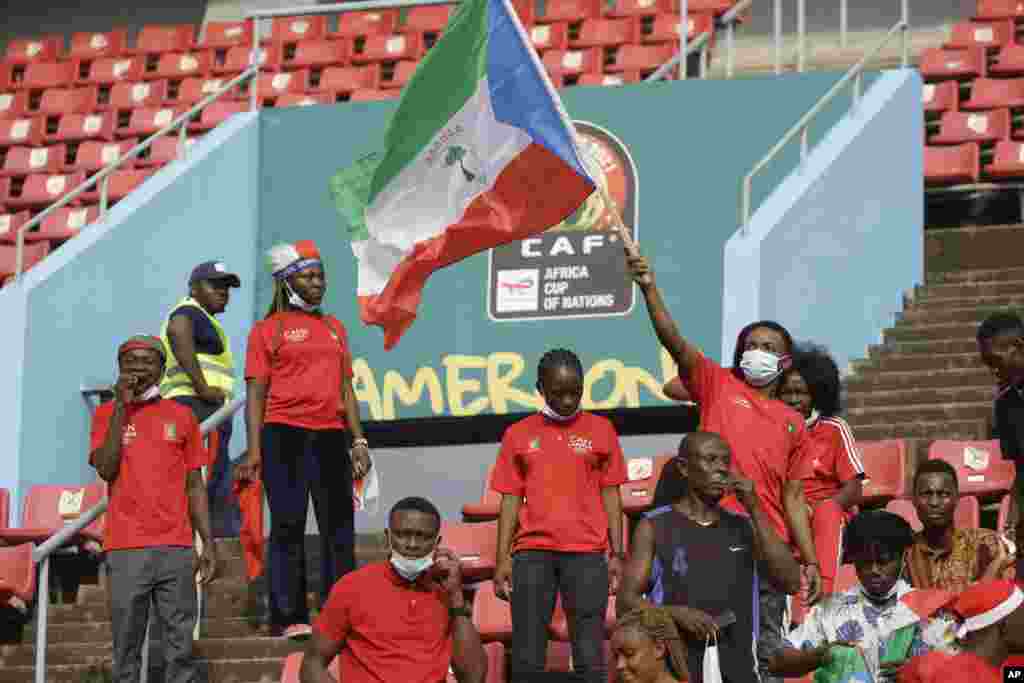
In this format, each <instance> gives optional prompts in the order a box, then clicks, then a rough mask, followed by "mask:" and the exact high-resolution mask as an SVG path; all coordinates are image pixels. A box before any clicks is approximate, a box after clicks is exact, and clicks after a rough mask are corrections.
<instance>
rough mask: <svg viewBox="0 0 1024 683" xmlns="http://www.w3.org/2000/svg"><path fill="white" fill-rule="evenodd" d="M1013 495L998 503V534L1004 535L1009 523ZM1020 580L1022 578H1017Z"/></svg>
mask: <svg viewBox="0 0 1024 683" xmlns="http://www.w3.org/2000/svg"><path fill="white" fill-rule="evenodd" d="M1012 495H1013V494H1007V495H1005V496H1003V499H1002V500H1001V501H999V516H998V517H997V519H996V531H998V532H999V533H1001V534H1002V533H1005V532H1006V531H1007V527H1008V526H1009V521H1010V504H1011V502H1012V498H1011V496H1012ZM1018 578H1022V577H1018Z"/></svg>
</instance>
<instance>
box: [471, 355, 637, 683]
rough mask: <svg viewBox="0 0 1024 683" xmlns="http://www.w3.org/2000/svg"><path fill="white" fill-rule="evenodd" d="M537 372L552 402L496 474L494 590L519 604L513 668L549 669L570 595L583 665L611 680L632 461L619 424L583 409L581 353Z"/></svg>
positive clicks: (577, 655)
mask: <svg viewBox="0 0 1024 683" xmlns="http://www.w3.org/2000/svg"><path fill="white" fill-rule="evenodd" d="M537 378H538V381H537V389H538V390H539V391H540V393H541V395H542V396H543V397H544V407H543V408H542V410H541V412H540V413H539V414H537V415H531V416H530V417H528V418H526V419H524V420H520V421H519V422H517V423H515V424H514V425H512V426H511V427H509V428H508V429H507V430H506V431H505V436H504V438H503V439H502V442H501V451H500V452H499V454H498V461H497V463H496V465H495V467H494V474H493V476H492V478H491V486H492V487H493V488H494V490H495V491H497V492H498V493H501V494H502V499H501V512H500V516H499V519H498V566H497V569H496V571H495V575H494V589H495V592H496V593H497V595H498V597H500V598H503V599H506V600H509V601H510V602H511V607H512V645H511V667H512V671H513V674H525V673H533V672H538V671H544V665H545V661H546V654H547V643H548V632H547V629H548V624H549V623H550V622H551V615H552V613H553V612H554V609H555V599H556V597H557V595H558V594H561V596H562V604H563V606H564V607H565V611H566V616H567V617H568V619H569V623H570V628H569V633H571V634H572V653H573V662H574V668H575V670H576V671H578V672H580V673H582V674H583V676H584V677H585V678H586V680H587V681H588V682H589V683H604V681H607V679H608V674H607V663H606V662H605V661H604V648H603V644H604V640H605V634H604V618H605V612H606V611H607V609H608V595H609V592H610V591H616V590H618V583H619V578H620V577H621V575H622V562H623V559H624V555H623V548H622V501H621V498H620V495H619V486H620V485H621V484H623V483H625V481H626V465H625V460H624V459H623V457H622V448H621V447H620V446H619V438H618V435H617V434H616V433H615V428H614V427H613V426H612V424H611V422H609V421H608V420H607V419H605V418H603V417H599V416H597V415H593V414H591V413H587V412H583V411H581V410H580V400H581V399H582V397H583V366H582V364H581V363H580V360H579V358H577V357H576V354H574V353H573V352H572V351H567V350H565V349H555V350H553V351H549V352H548V353H546V354H544V357H543V358H541V361H540V366H539V368H538V370H537ZM513 532H514V533H513ZM609 539H610V540H611V556H610V557H609V558H608V559H605V553H606V552H607V551H608V546H609Z"/></svg>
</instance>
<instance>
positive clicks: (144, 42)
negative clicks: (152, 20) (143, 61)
mask: <svg viewBox="0 0 1024 683" xmlns="http://www.w3.org/2000/svg"><path fill="white" fill-rule="evenodd" d="M195 35H196V29H195V27H194V26H193V25H192V24H164V25H157V24H149V25H147V26H143V27H142V30H141V31H139V37H138V38H137V39H136V41H135V49H134V50H132V52H133V53H135V54H161V53H164V52H187V51H188V50H191V49H192V47H193V46H194V43H195Z"/></svg>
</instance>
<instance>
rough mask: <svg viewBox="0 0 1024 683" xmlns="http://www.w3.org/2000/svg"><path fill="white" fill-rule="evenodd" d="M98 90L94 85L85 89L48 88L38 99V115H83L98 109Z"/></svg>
mask: <svg viewBox="0 0 1024 683" xmlns="http://www.w3.org/2000/svg"><path fill="white" fill-rule="evenodd" d="M99 101H100V90H99V88H98V87H96V86H95V85H93V86H89V87H85V88H50V89H49V90H46V91H44V92H43V96H42V97H41V98H40V99H39V107H38V109H37V111H38V112H39V113H40V114H47V115H50V116H60V115H61V114H84V113H87V112H91V111H94V110H95V109H97V108H98V107H99Z"/></svg>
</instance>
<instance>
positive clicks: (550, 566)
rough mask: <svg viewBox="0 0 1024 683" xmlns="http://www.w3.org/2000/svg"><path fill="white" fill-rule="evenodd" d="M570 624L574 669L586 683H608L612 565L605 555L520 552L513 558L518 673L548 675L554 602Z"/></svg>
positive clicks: (514, 663) (513, 662)
mask: <svg viewBox="0 0 1024 683" xmlns="http://www.w3.org/2000/svg"><path fill="white" fill-rule="evenodd" d="M559 593H560V594H561V596H562V606H563V608H564V609H565V614H566V618H567V619H568V621H569V636H570V638H571V640H572V661H573V669H574V670H575V671H576V672H578V673H580V674H582V675H583V677H584V678H585V679H586V681H587V683H606V682H607V680H608V673H607V671H608V664H607V662H605V659H604V640H605V633H604V617H605V612H606V611H607V609H608V561H607V560H606V559H605V556H604V553H560V552H551V551H542V550H521V551H519V552H517V553H516V554H515V555H514V556H513V558H512V598H511V607H512V654H511V669H512V673H513V675H520V674H526V673H533V672H537V671H544V667H545V664H546V661H547V649H548V624H550V623H551V616H552V614H553V613H554V611H555V598H556V596H557V595H558V594H559Z"/></svg>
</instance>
